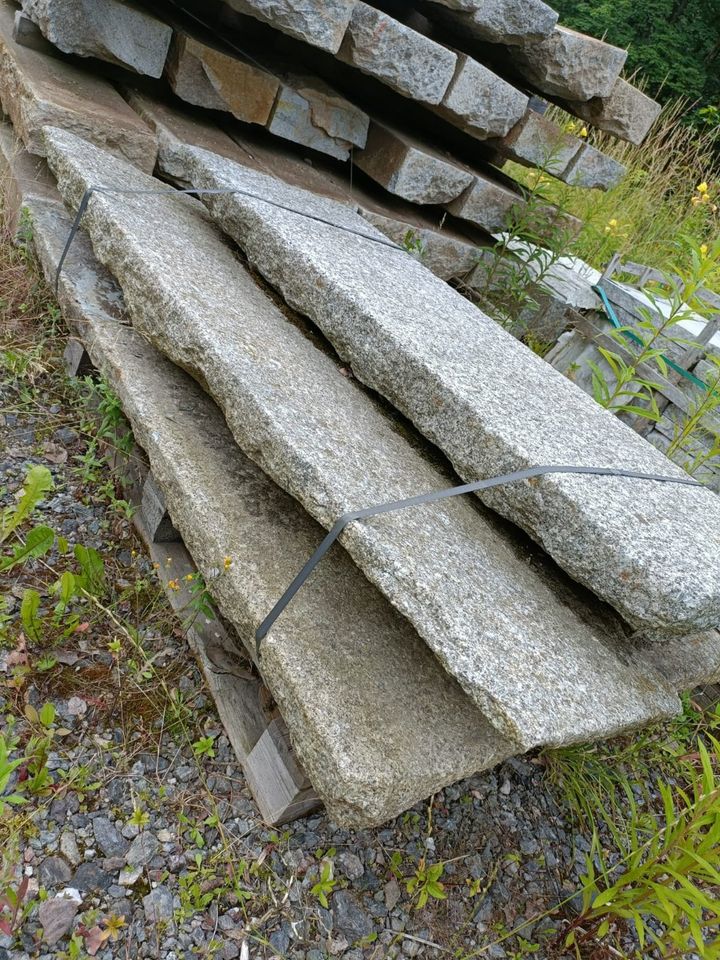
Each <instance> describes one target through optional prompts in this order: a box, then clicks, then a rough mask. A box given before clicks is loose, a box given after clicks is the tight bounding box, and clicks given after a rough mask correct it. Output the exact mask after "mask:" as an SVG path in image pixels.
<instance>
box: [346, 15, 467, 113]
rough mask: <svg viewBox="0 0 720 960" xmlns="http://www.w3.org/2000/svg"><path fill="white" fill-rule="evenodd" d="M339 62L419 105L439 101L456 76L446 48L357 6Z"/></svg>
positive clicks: (399, 24)
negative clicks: (374, 78) (380, 82)
mask: <svg viewBox="0 0 720 960" xmlns="http://www.w3.org/2000/svg"><path fill="white" fill-rule="evenodd" d="M338 58H339V59H340V60H343V61H344V62H345V63H349V64H351V65H352V66H354V67H357V68H358V70H361V71H362V72H363V73H367V74H368V75H369V76H371V77H376V78H377V79H378V80H381V81H382V82H383V83H385V84H386V85H387V86H389V87H392V89H393V90H396V91H397V92H398V93H402V94H403V95H404V96H406V97H410V98H411V99H413V100H417V101H419V102H420V103H429V104H438V103H441V101H442V99H443V97H444V96H445V93H446V91H447V89H448V87H449V86H450V83H451V81H452V79H453V76H454V74H455V64H456V60H457V58H456V56H455V54H454V53H453V52H452V51H451V50H448V49H447V47H443V46H441V45H440V44H439V43H435V41H434V40H431V39H430V38H429V37H425V36H423V35H422V34H421V33H418V32H417V31H415V30H413V29H412V28H411V27H406V26H405V25H404V24H402V23H400V22H399V21H397V20H395V19H393V17H390V16H388V14H386V13H383V12H382V11H381V10H376V9H375V8H374V7H371V6H369V5H368V4H367V3H363V2H358V3H357V4H356V6H355V9H354V10H353V15H352V18H351V20H350V25H349V27H348V31H347V34H346V36H345V40H344V41H343V45H342V47H341V48H340V51H339V53H338Z"/></svg>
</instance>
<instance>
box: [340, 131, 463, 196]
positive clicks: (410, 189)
mask: <svg viewBox="0 0 720 960" xmlns="http://www.w3.org/2000/svg"><path fill="white" fill-rule="evenodd" d="M354 161H355V163H356V164H357V166H358V167H360V169H361V170H362V171H364V172H365V173H366V174H367V175H368V176H369V177H372V179H373V180H374V181H375V182H376V183H379V184H381V185H382V186H383V187H385V189H386V190H389V191H390V193H393V194H395V195H396V196H398V197H403V198H404V199H405V200H410V201H412V202H413V203H428V204H437V203H447V202H448V201H450V200H453V199H454V198H455V197H457V196H459V195H460V194H461V193H462V192H463V190H465V188H466V187H469V186H470V184H471V183H472V182H473V180H474V179H475V177H474V174H473V173H472V171H471V170H468V169H467V168H466V167H462V166H460V165H459V164H457V163H455V162H454V161H452V160H450V159H448V158H446V157H443V156H440V154H438V153H436V152H435V151H434V150H432V149H431V148H430V147H427V146H425V145H424V144H421V143H419V142H418V141H416V140H414V139H413V138H412V137H408V136H406V135H405V134H402V133H400V132H399V131H397V130H395V129H393V128H392V127H389V126H386V125H385V124H381V123H378V122H377V121H373V122H372V124H371V126H370V132H369V134H368V139H367V144H366V146H365V149H364V150H359V151H358V152H357V153H356V154H355V156H354Z"/></svg>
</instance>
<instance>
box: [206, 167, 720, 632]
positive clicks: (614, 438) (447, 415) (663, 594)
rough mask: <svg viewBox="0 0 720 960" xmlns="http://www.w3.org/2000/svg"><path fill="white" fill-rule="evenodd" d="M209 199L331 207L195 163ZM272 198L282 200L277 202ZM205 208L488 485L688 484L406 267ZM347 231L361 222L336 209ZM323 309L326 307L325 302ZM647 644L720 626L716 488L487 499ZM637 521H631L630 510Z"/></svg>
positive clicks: (353, 242) (354, 361)
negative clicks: (609, 470) (670, 480)
mask: <svg viewBox="0 0 720 960" xmlns="http://www.w3.org/2000/svg"><path fill="white" fill-rule="evenodd" d="M188 159H189V160H190V161H191V162H193V163H194V170H195V176H194V178H193V183H194V184H195V185H196V186H198V187H203V188H208V187H219V188H234V189H238V188H245V189H247V188H248V187H250V186H251V187H252V188H253V191H254V192H259V193H260V194H261V195H264V196H269V195H270V193H269V192H270V191H272V195H274V196H275V197H276V198H278V199H279V198H282V201H283V202H284V203H285V204H287V205H289V206H292V207H295V208H298V207H299V208H301V209H303V208H304V207H305V205H306V204H309V205H310V206H311V207H312V208H313V209H317V204H318V202H319V201H318V198H316V197H313V196H310V195H307V194H303V193H302V192H300V191H297V190H290V189H289V188H286V187H284V185H279V184H273V183H272V181H270V180H268V178H263V177H261V176H259V175H250V173H249V172H248V171H247V170H244V169H242V168H239V167H236V166H235V165H233V164H231V163H228V162H225V161H222V160H220V159H218V158H216V157H213V156H212V155H210V154H205V153H203V152H202V151H198V150H194V149H190V148H188ZM265 191H268V193H265ZM205 202H206V203H207V204H208V206H210V207H211V209H212V210H213V211H214V215H215V216H216V218H217V219H218V220H220V221H221V222H222V223H223V225H224V227H225V229H226V230H227V231H228V232H229V233H230V234H231V235H232V236H234V238H235V239H236V240H237V241H238V243H240V244H241V245H242V247H243V248H244V249H245V251H246V253H247V254H248V256H249V257H250V260H251V261H252V262H253V263H254V264H255V265H256V266H257V268H258V269H259V270H260V272H261V273H262V274H263V275H264V276H265V277H266V278H267V279H268V280H269V281H270V282H271V283H272V284H273V286H275V287H277V288H278V289H279V290H280V291H281V292H282V293H283V295H284V296H285V298H286V300H287V301H288V302H289V303H291V304H293V306H295V307H296V308H297V309H300V310H302V311H303V312H304V313H306V314H307V315H308V316H310V317H311V318H312V319H313V321H314V322H315V323H316V324H317V325H318V326H319V327H320V329H321V330H322V331H323V332H324V333H325V335H326V336H327V337H328V339H329V340H330V341H331V342H332V343H333V344H334V346H335V348H336V349H337V350H338V352H339V353H340V355H341V356H342V357H343V358H344V359H346V360H348V361H349V362H350V363H351V365H352V367H353V370H354V371H355V374H356V376H358V378H359V379H360V380H361V381H362V382H364V383H366V384H367V385H368V386H370V387H372V388H373V389H375V390H377V391H378V392H379V393H380V394H382V395H383V396H385V397H386V398H387V399H388V400H390V401H391V402H392V403H393V404H394V405H395V406H396V407H397V408H398V409H399V410H400V411H401V412H402V413H404V414H405V415H406V416H407V417H409V418H410V420H412V421H413V422H414V423H415V425H416V426H417V427H418V428H419V429H420V430H421V431H422V432H423V433H424V434H425V435H426V436H427V437H429V438H430V439H431V440H433V441H434V442H435V443H437V444H438V445H439V446H440V447H441V448H442V449H443V450H444V451H445V453H447V454H448V456H449V457H450V459H451V461H452V462H453V464H454V466H455V467H456V469H457V471H458V473H459V474H460V475H461V476H462V477H463V478H464V479H466V480H468V481H470V480H476V479H480V478H483V477H487V476H493V475H495V474H500V473H504V472H506V471H509V470H514V469H520V468H525V467H530V466H536V465H539V464H552V463H557V464H573V465H574V464H578V465H585V466H598V467H618V466H622V467H624V468H626V469H633V470H637V471H641V472H646V473H653V474H661V475H669V476H676V477H678V478H685V476H686V475H685V474H684V473H683V472H682V471H681V470H680V469H679V468H677V467H675V466H674V465H673V464H672V463H670V462H669V461H668V460H667V459H666V458H665V457H663V456H662V455H661V454H659V453H658V451H656V450H654V449H653V448H652V447H651V446H650V445H649V444H648V443H647V442H646V441H645V440H644V439H643V438H642V437H640V436H638V434H636V433H635V432H634V431H632V430H631V429H630V428H629V427H627V426H626V425H624V424H623V423H621V422H620V421H619V420H618V419H617V418H616V417H614V416H612V415H611V414H610V413H608V412H607V411H606V410H604V409H603V408H602V407H600V406H598V404H596V403H595V401H594V400H593V399H592V398H590V397H588V396H587V395H585V394H584V393H582V392H581V391H580V390H578V389H577V387H575V386H574V385H573V384H571V383H569V382H568V381H567V380H566V379H565V378H564V377H563V376H562V375H561V374H559V373H558V372H557V371H555V370H553V369H550V368H549V366H548V364H546V363H544V361H542V360H541V359H540V358H539V357H537V356H536V355H535V354H534V353H532V351H530V350H529V349H527V348H526V347H525V346H523V345H522V344H519V343H517V342H516V341H514V340H513V339H512V338H511V337H510V336H509V335H508V334H507V333H506V332H505V331H504V330H502V329H501V328H500V327H498V325H497V324H495V323H493V321H492V320H490V318H489V317H487V316H485V315H484V314H483V313H482V312H481V311H479V310H478V309H476V308H475V307H474V306H473V305H472V304H470V303H468V302H467V301H466V300H465V299H464V298H463V297H462V296H461V295H460V294H458V293H457V292H456V291H454V290H452V289H451V288H450V287H448V286H447V285H445V284H443V283H442V282H441V281H439V280H438V279H437V278H436V277H433V276H432V274H431V273H430V272H429V271H426V270H424V269H423V268H422V266H421V265H419V264H417V263H412V262H410V261H409V260H408V259H407V258H406V257H405V256H403V254H402V253H400V252H397V253H395V252H393V251H387V250H386V249H385V248H384V247H380V246H378V245H377V244H374V243H372V241H370V240H365V239H363V238H360V237H355V236H353V235H350V234H344V233H342V232H341V231H340V230H338V229H337V228H336V227H332V228H331V227H327V228H326V227H324V226H323V225H322V224H319V225H318V226H317V228H314V229H313V232H312V234H311V235H310V236H308V234H307V232H306V231H304V230H300V229H298V218H297V215H294V214H286V213H285V212H283V211H280V210H277V209H276V208H270V207H268V206H266V205H263V204H262V203H260V202H258V201H255V200H252V199H249V198H246V197H241V196H239V195H237V194H234V195H231V196H230V195H228V196H221V197H216V198H211V197H206V198H205ZM323 209H324V210H325V212H326V214H327V216H328V217H329V218H331V219H333V220H334V222H336V223H339V224H341V225H345V226H348V227H351V228H353V229H357V225H358V224H359V223H360V222H361V221H359V220H357V218H356V217H354V216H353V215H352V214H351V212H350V211H348V210H346V209H344V208H342V207H339V206H337V205H335V204H333V203H331V202H330V201H326V202H325V204H324V205H323ZM319 289H321V290H322V296H321V297H319V296H318V290H319ZM483 499H484V501H485V502H486V503H488V504H489V505H490V506H492V507H493V508H494V509H496V510H498V511H499V512H500V513H502V514H503V515H505V516H507V517H508V518H510V519H512V520H514V521H515V522H516V523H518V524H520V525H521V526H522V527H523V528H524V529H525V530H527V531H528V532H529V533H530V534H531V535H532V536H533V537H535V538H536V539H537V541H538V542H539V543H540V544H541V545H542V546H543V547H544V548H545V549H546V550H547V552H548V553H549V554H550V555H551V556H552V557H553V558H554V559H555V560H556V561H557V563H558V564H559V565H560V566H561V567H563V568H564V569H565V570H566V571H567V572H568V573H569V574H570V575H571V576H572V577H574V578H575V579H576V580H578V581H579V582H580V583H583V584H585V585H586V586H588V587H589V588H590V589H592V590H593V591H594V592H595V593H596V594H597V595H598V596H600V597H602V598H603V599H605V600H607V601H608V602H609V603H611V604H612V605H613V606H615V607H616V609H618V610H619V611H620V612H621V613H622V615H623V616H624V617H625V618H626V619H627V620H628V621H629V622H630V623H631V624H632V625H633V626H634V627H635V628H636V629H638V630H641V631H645V632H646V633H647V634H648V635H650V634H652V635H655V636H657V637H658V638H660V637H662V636H667V635H668V634H673V633H674V634H677V635H682V634H685V635H689V634H692V633H693V632H696V631H698V630H701V629H706V628H710V627H714V626H716V625H717V624H718V622H720V566H719V565H718V564H717V563H716V562H715V561H714V559H713V558H714V557H715V555H716V547H717V543H718V539H719V538H720V502H719V501H718V499H717V497H715V496H714V495H713V494H712V493H710V492H709V491H707V490H704V489H702V488H692V487H688V486H680V485H677V484H661V483H657V482H654V481H633V480H628V479H621V478H600V477H595V478H588V477H580V476H573V475H549V476H546V477H544V478H543V479H538V480H535V481H532V482H531V483H521V484H508V485H505V486H503V487H499V488H496V489H495V490H493V491H490V492H488V493H487V494H485V495H483ZM630 505H632V506H630Z"/></svg>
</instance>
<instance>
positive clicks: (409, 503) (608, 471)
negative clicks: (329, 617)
mask: <svg viewBox="0 0 720 960" xmlns="http://www.w3.org/2000/svg"><path fill="white" fill-rule="evenodd" d="M550 473H574V474H585V475H590V476H595V477H627V478H629V479H631V480H654V481H656V482H658V483H679V484H682V485H684V486H688V487H702V486H703V484H702V483H699V482H698V481H697V480H691V479H690V478H687V479H686V478H684V477H666V476H661V475H658V474H653V473H638V472H637V471H634V470H620V469H616V468H613V467H561V466H545V467H529V468H527V469H526V470H516V471H515V472H514V473H505V474H503V475H502V476H500V477H490V478H489V479H488V480H476V481H475V482H474V483H464V484H462V485H461V486H459V487H450V488H448V489H447V490H436V491H434V492H432V493H423V494H420V495H419V496H416V497H409V498H408V499H407V500H394V501H392V502H389V503H381V504H378V505H377V506H375V507H365V509H364V510H355V511H353V512H351V513H346V514H344V515H343V516H342V517H340V519H339V520H338V521H337V522H336V523H335V525H334V526H333V528H332V530H330V532H329V533H328V535H327V536H326V537H325V539H324V540H323V541H322V543H321V544H320V546H319V547H318V548H317V550H316V551H315V553H313V555H312V556H311V557H310V559H309V560H308V562H307V563H306V564H305V566H304V567H303V568H302V570H301V571H300V573H298V575H297V576H296V577H295V579H294V580H293V582H292V583H291V584H290V586H289V587H288V588H287V590H286V591H285V593H284V594H283V595H282V597H281V598H280V599H279V600H278V602H277V603H276V604H275V606H274V607H273V608H272V610H271V611H270V613H269V614H268V615H267V617H265V619H264V620H263V622H262V623H261V624H260V626H259V627H258V629H257V631H256V633H255V649H256V652H257V654H258V655H259V654H260V644H261V641H262V640H263V639H264V638H265V637H266V636H267V634H268V632H269V630H270V628H271V627H272V625H273V624H274V623H275V621H276V620H277V618H278V617H279V616H280V614H281V613H282V612H283V610H284V609H285V607H287V605H288V604H289V603H290V601H291V600H292V598H293V597H294V596H295V594H296V593H297V592H298V590H299V589H300V588H301V587H302V585H303V584H304V583H305V581H306V580H307V579H308V577H309V576H310V574H311V573H312V572H313V570H314V569H315V567H316V566H317V565H318V564H319V563H320V561H321V560H322V558H323V557H324V556H325V554H326V553H327V552H328V550H329V549H330V547H331V546H332V545H333V544H334V543H335V541H336V540H337V538H338V537H339V536H340V534H341V533H342V532H343V530H344V529H345V527H346V526H347V525H348V524H349V523H352V522H353V521H354V520H365V519H367V518H368V517H376V516H378V515H379V514H381V513H393V512H394V511H396V510H405V509H406V508H407V507H419V506H422V505H423V504H426V503H435V502H436V501H438V500H447V499H448V498H449V497H459V496H462V495H463V494H466V493H476V492H477V491H478V490H490V489H491V488H492V487H500V486H502V485H503V484H507V483H517V482H519V481H520V480H531V479H532V478H533V477H544V476H546V475H547V474H550Z"/></svg>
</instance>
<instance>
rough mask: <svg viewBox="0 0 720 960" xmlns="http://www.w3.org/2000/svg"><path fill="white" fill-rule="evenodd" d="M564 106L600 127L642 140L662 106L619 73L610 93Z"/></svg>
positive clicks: (624, 138)
mask: <svg viewBox="0 0 720 960" xmlns="http://www.w3.org/2000/svg"><path fill="white" fill-rule="evenodd" d="M564 106H565V107H566V108H567V109H568V110H569V111H570V113H574V114H575V116H577V117H581V118H582V119H583V120H585V121H586V122H587V123H591V124H592V125H593V126H594V127H597V128H598V129H599V130H606V131H607V132H608V133H612V134H614V135H615V136H616V137H620V139H621V140H629V141H630V143H635V144H638V145H639V144H641V143H642V142H643V140H644V139H645V137H646V136H647V135H648V133H649V132H650V128H651V127H652V125H653V124H654V123H655V121H656V120H657V118H658V117H659V116H660V110H661V106H660V104H659V103H657V102H656V101H655V100H653V99H652V98H651V97H648V96H647V94H645V93H643V92H642V90H638V89H637V87H634V86H633V85H632V84H631V83H628V82H627V80H623V78H622V77H619V78H618V79H617V80H616V81H615V86H614V87H613V88H612V91H611V92H610V94H609V96H607V97H594V98H593V99H592V100H587V101H585V102H583V101H577V100H573V101H566V102H565V103H564Z"/></svg>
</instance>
